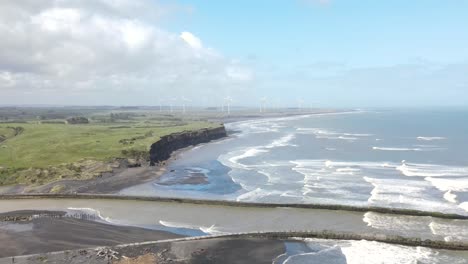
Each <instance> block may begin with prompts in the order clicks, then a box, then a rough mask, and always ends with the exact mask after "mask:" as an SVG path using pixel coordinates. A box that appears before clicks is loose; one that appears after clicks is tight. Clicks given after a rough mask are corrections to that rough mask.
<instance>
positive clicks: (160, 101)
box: [159, 99, 162, 112]
mask: <svg viewBox="0 0 468 264" xmlns="http://www.w3.org/2000/svg"><path fill="white" fill-rule="evenodd" d="M159 112H162V100H161V99H159Z"/></svg>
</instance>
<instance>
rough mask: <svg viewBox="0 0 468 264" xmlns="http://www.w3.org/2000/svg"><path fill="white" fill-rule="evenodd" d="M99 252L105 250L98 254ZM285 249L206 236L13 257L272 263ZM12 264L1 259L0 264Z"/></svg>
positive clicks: (281, 245) (281, 244)
mask: <svg viewBox="0 0 468 264" xmlns="http://www.w3.org/2000/svg"><path fill="white" fill-rule="evenodd" d="M99 252H106V253H107V254H105V255H104V256H102V257H101V256H98V253H99ZM284 252H285V246H284V242H283V241H282V240H269V239H248V238H246V239H206V240H196V241H179V242H162V243H152V244H147V243H146V244H143V245H132V246H123V247H122V246H120V247H112V248H110V249H106V250H101V251H99V250H95V249H86V250H73V251H68V252H67V253H64V252H62V253H58V254H57V253H56V254H41V255H35V256H26V257H16V258H15V262H14V263H18V264H19V263H41V264H42V263H44V262H46V263H88V264H93V263H118V264H124V263H125V264H131V263H139V264H146V263H148V264H149V263H151V264H154V263H158V264H165V263H172V264H174V263H192V264H204V263H226V264H231V263H232V264H234V263H259V264H267V263H268V264H271V263H272V262H273V260H274V259H275V258H276V257H278V256H279V255H281V254H283V253H284ZM3 263H8V264H11V263H12V259H11V258H0V264H3Z"/></svg>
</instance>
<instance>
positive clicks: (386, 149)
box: [372, 147, 422, 151]
mask: <svg viewBox="0 0 468 264" xmlns="http://www.w3.org/2000/svg"><path fill="white" fill-rule="evenodd" d="M372 149H373V150H382V151H422V149H421V148H392V147H372Z"/></svg>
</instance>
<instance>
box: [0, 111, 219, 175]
mask: <svg viewBox="0 0 468 264" xmlns="http://www.w3.org/2000/svg"><path fill="white" fill-rule="evenodd" d="M213 126H216V124H213V123H208V122H197V121H189V122H180V121H177V122H176V121H168V120H159V121H158V120H150V121H148V120H145V121H143V120H140V121H134V122H128V123H124V122H122V123H110V124H104V123H91V124H84V125H69V124H40V123H38V122H28V123H16V124H15V123H8V124H2V123H0V135H2V138H4V140H3V141H2V142H0V184H13V183H44V182H48V181H51V180H54V179H55V178H56V177H59V178H64V177H65V178H69V177H68V176H64V175H60V174H64V172H60V170H59V169H57V168H65V167H64V166H66V165H69V164H73V163H76V162H82V161H83V160H92V161H104V162H108V161H112V160H113V159H115V158H125V157H126V155H125V154H124V153H125V151H124V150H127V152H133V153H135V152H136V153H138V152H141V151H143V152H148V151H149V148H150V146H151V144H152V143H154V142H156V141H157V140H159V138H160V137H161V136H164V135H167V134H170V133H174V132H180V131H184V130H195V129H200V128H205V127H213ZM19 127H20V128H23V129H19V130H20V131H19V132H20V133H17V132H16V134H17V135H15V129H14V128H19ZM16 131H18V129H16ZM122 151H124V153H123V152H122ZM30 168H32V169H30ZM28 169H29V170H28ZM75 170H77V171H79V169H75ZM27 171H29V172H27ZM37 171H39V172H37ZM41 171H42V172H41ZM44 171H46V174H47V175H46V176H44V173H43V172H44ZM67 171H68V170H67ZM32 172H35V173H32ZM52 172H53V173H52ZM67 173H68V174H70V173H69V172H67ZM27 174H29V175H27ZM30 174H35V175H36V176H37V175H39V176H40V175H42V177H43V179H41V180H39V181H36V180H35V179H34V178H35V177H36V176H34V175H33V176H31V175H30ZM50 174H54V175H50ZM75 174H76V173H75ZM39 176H37V177H39ZM75 176H76V175H75ZM70 177H71V178H75V177H74V176H73V175H72V176H70ZM2 178H3V179H2Z"/></svg>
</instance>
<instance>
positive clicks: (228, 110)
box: [223, 96, 233, 115]
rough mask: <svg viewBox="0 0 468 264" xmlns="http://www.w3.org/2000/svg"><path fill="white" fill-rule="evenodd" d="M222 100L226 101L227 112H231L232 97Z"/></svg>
mask: <svg viewBox="0 0 468 264" xmlns="http://www.w3.org/2000/svg"><path fill="white" fill-rule="evenodd" d="M224 102H226V105H227V114H228V115H230V114H231V103H232V102H233V100H232V98H231V97H230V96H228V97H226V98H224ZM224 102H223V112H224Z"/></svg>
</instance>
